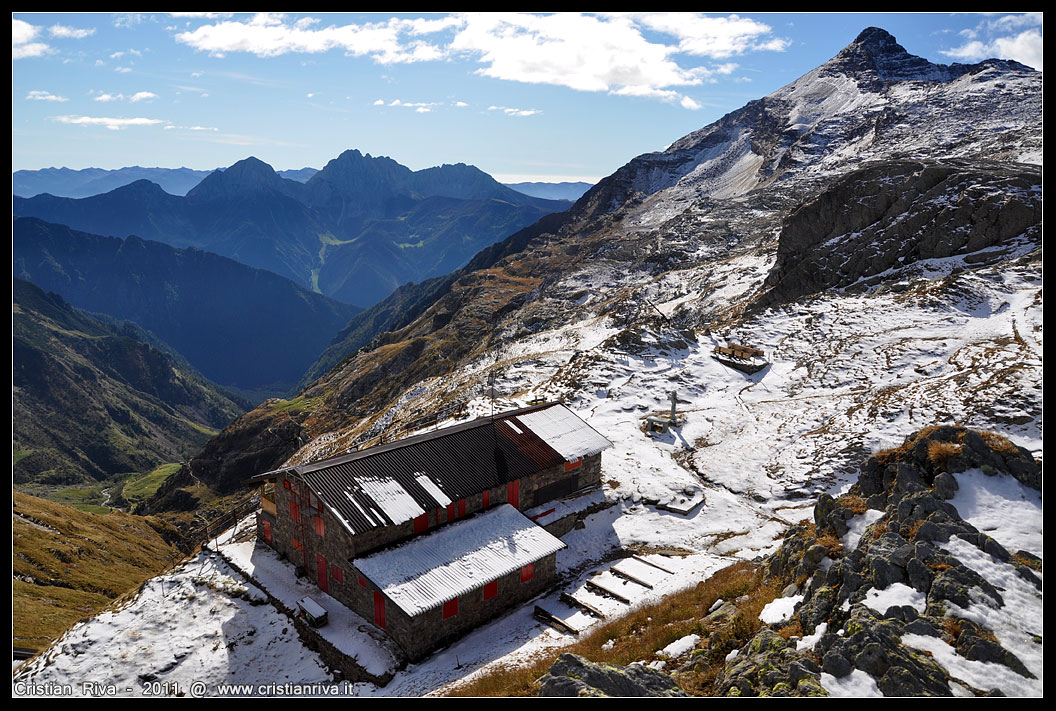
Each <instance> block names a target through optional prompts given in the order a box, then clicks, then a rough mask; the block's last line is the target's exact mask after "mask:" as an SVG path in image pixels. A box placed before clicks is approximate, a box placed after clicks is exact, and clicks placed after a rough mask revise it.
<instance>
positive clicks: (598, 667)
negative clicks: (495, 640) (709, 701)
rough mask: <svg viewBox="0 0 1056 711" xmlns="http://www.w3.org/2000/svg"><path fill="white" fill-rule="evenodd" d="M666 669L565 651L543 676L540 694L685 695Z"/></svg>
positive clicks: (540, 683)
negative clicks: (596, 659) (601, 660)
mask: <svg viewBox="0 0 1056 711" xmlns="http://www.w3.org/2000/svg"><path fill="white" fill-rule="evenodd" d="M685 695H686V693H685V692H684V691H682V689H681V687H679V685H678V683H677V682H676V681H675V680H674V679H673V678H671V677H670V676H669V675H667V674H664V673H663V672H659V671H656V670H655V669H650V668H648V667H645V666H642V665H640V664H631V665H629V666H626V667H621V666H617V665H614V664H598V663H595V662H592V661H590V660H589V659H586V658H584V657H581V656H578V655H575V654H562V655H561V656H560V657H558V658H557V661H556V662H554V664H553V665H552V666H551V667H550V670H549V671H547V673H546V674H545V675H543V676H542V677H541V678H540V679H539V696H685Z"/></svg>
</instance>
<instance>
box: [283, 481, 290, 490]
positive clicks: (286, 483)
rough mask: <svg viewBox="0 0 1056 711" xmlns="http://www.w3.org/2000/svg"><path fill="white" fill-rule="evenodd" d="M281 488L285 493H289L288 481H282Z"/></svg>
mask: <svg viewBox="0 0 1056 711" xmlns="http://www.w3.org/2000/svg"><path fill="white" fill-rule="evenodd" d="M282 488H283V489H286V491H290V480H289V479H283V480H282Z"/></svg>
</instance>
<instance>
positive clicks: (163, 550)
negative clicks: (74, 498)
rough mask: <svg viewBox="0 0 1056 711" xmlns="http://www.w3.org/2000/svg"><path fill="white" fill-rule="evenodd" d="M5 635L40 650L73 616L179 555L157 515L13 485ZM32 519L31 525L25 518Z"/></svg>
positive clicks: (91, 609)
mask: <svg viewBox="0 0 1056 711" xmlns="http://www.w3.org/2000/svg"><path fill="white" fill-rule="evenodd" d="M12 503H13V505H14V513H16V514H18V517H17V518H13V521H12V562H11V573H12V578H13V580H12V601H13V602H12V619H11V626H12V639H13V641H14V644H16V645H17V646H21V647H31V648H34V649H42V648H44V647H46V646H47V645H48V644H50V643H51V641H52V640H54V639H56V638H57V637H59V636H60V635H61V634H62V633H63V632H65V630H66V629H67V628H69V627H70V626H71V625H72V624H73V623H75V622H77V621H78V620H81V619H84V618H86V617H89V616H91V615H92V614H95V613H97V612H99V611H100V610H102V609H103V608H104V607H106V606H107V605H108V604H110V603H111V602H113V601H114V600H116V599H119V598H120V597H121V596H122V595H124V594H126V593H128V592H130V591H134V590H135V589H136V588H138V587H139V585H141V584H142V583H143V581H144V580H147V579H148V578H151V577H154V576H155V575H157V574H158V573H160V572H161V571H162V570H164V569H165V568H166V567H168V566H169V565H171V564H172V563H173V562H175V561H176V560H179V559H182V558H183V554H182V553H180V552H179V551H178V550H176V549H175V548H173V547H172V546H171V545H169V544H168V543H166V542H165V541H164V539H163V538H162V535H160V533H159V532H163V533H165V534H166V535H170V536H171V535H173V534H174V533H175V529H173V528H172V527H171V526H169V525H167V524H165V523H164V522H162V521H160V520H157V519H154V518H145V517H141V516H131V515H129V514H125V513H121V512H117V511H115V512H113V513H110V514H108V515H105V516H101V515H96V514H91V513H86V512H82V511H78V510H77V509H74V508H72V507H69V506H64V505H62V504H57V503H55V502H51V501H45V500H44V499H38V498H35V497H32V496H26V495H25V494H22V493H19V492H12ZM31 521H32V522H36V523H37V524H38V525H33V524H32V523H30V522H31Z"/></svg>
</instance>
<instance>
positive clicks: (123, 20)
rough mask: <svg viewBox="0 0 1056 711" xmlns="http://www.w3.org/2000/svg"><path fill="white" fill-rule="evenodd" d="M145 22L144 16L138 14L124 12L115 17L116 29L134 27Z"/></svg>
mask: <svg viewBox="0 0 1056 711" xmlns="http://www.w3.org/2000/svg"><path fill="white" fill-rule="evenodd" d="M141 22H143V15H142V14H140V13H138V12H124V13H120V14H118V15H116V16H115V17H114V27H134V26H136V25H138V24H139V23H141Z"/></svg>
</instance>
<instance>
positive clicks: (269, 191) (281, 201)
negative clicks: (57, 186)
mask: <svg viewBox="0 0 1056 711" xmlns="http://www.w3.org/2000/svg"><path fill="white" fill-rule="evenodd" d="M570 204H571V203H569V202H567V201H556V200H545V199H542V198H536V197H531V196H528V195H525V194H523V193H520V192H517V191H515V190H512V189H510V188H507V187H505V186H503V185H501V184H499V183H498V182H496V181H495V180H494V179H493V178H492V177H491V176H489V175H488V174H486V173H484V172H483V171H481V170H479V169H477V168H474V167H473V166H469V165H465V164H461V163H460V164H457V165H443V166H439V167H436V168H428V169H426V170H419V171H412V170H411V169H409V168H407V167H406V166H403V165H400V164H399V163H397V162H396V161H394V160H392V159H390V158H384V157H378V158H375V157H372V156H370V155H369V154H368V155H364V154H362V153H360V152H359V151H356V150H350V151H345V152H344V153H342V154H341V155H340V156H338V157H337V158H335V159H334V160H332V161H330V162H329V163H327V165H326V166H325V167H324V168H323V169H322V170H320V171H319V172H317V173H315V174H314V175H313V176H312V177H311V178H310V179H308V181H307V182H305V183H300V182H297V181H296V180H290V179H288V178H283V177H282V176H281V175H280V174H278V173H276V172H275V171H274V170H273V169H272V168H271V166H269V165H267V164H266V163H264V162H262V161H260V160H257V159H256V158H247V159H245V160H242V161H239V162H238V163H235V164H234V165H232V166H231V167H229V168H227V169H226V170H223V171H220V170H216V171H213V172H212V173H210V174H209V175H208V176H206V177H205V178H203V179H202V180H201V181H200V182H199V183H198V184H197V185H196V186H195V187H194V188H193V189H191V190H190V191H188V192H187V194H186V196H185V197H180V196H177V195H172V194H170V193H167V192H166V191H165V190H163V189H162V188H161V187H160V186H159V185H158V184H157V183H153V182H150V181H148V180H145V179H143V180H137V181H135V182H133V183H130V184H128V185H125V186H123V187H120V188H117V189H115V190H111V191H110V192H107V193H103V194H100V195H95V196H92V197H85V198H80V199H75V198H66V197H56V196H54V195H48V194H44V195H37V196H36V197H32V198H22V197H18V196H16V197H15V198H14V205H13V210H14V213H15V214H16V215H20V216H32V217H39V218H41V219H43V220H47V221H49V222H54V223H59V224H64V225H68V226H70V227H71V228H73V229H76V230H82V231H85V232H90V233H93V234H100V235H110V236H114V237H126V236H128V235H136V236H138V237H142V238H143V239H151V240H158V241H160V242H165V243H168V244H171V245H173V246H177V247H187V246H194V247H198V248H199V249H204V250H208V251H211V252H216V253H217V254H221V255H223V256H226V257H230V258H232V259H235V260H238V261H240V262H242V263H243V264H247V265H249V266H254V267H260V268H262V269H267V270H269V271H273V272H275V273H276V274H280V275H282V276H286V277H288V278H290V279H293V280H294V281H295V282H297V283H299V284H301V285H302V286H306V287H308V288H311V289H312V290H314V291H318V292H320V293H323V294H326V295H328V296H331V297H333V298H335V299H338V300H340V301H344V302H346V303H351V304H357V305H361V306H369V305H370V304H373V303H375V302H377V301H380V300H381V299H383V298H385V297H386V296H388V295H389V294H390V293H391V292H392V291H393V290H394V289H396V288H397V287H398V286H400V285H401V284H405V283H407V282H412V281H421V280H423V279H426V278H429V277H433V276H439V275H441V274H447V273H448V272H450V271H452V270H454V269H457V268H458V267H461V266H462V265H464V264H465V263H466V262H467V261H468V260H469V258H470V257H472V256H473V255H474V254H476V253H477V252H479V251H480V250H481V249H483V248H484V247H487V246H488V245H490V244H493V243H495V242H497V241H499V240H501V239H503V238H505V237H506V236H508V235H510V234H512V233H514V232H516V231H517V230H519V229H521V228H522V227H525V226H527V225H529V224H531V223H533V222H535V221H536V220H537V219H539V218H540V217H542V216H543V215H545V214H548V213H552V212H561V211H564V210H565V209H567V208H568V207H569V206H570Z"/></svg>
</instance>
